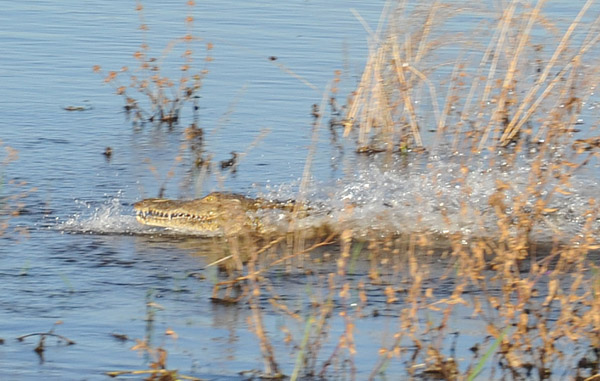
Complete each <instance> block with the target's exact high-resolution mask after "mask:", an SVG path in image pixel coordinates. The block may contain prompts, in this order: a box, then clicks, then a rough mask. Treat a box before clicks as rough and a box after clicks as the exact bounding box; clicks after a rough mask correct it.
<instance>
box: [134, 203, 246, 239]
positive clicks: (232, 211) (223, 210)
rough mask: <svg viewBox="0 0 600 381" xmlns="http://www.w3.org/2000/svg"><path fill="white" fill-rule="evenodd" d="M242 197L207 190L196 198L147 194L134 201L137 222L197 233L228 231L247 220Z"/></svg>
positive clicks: (236, 229) (235, 229) (231, 231)
mask: <svg viewBox="0 0 600 381" xmlns="http://www.w3.org/2000/svg"><path fill="white" fill-rule="evenodd" d="M242 201H243V200H241V199H239V198H237V197H229V196H223V195H220V194H218V195H216V194H211V195H209V196H207V197H205V198H203V199H200V200H189V201H179V200H168V199H162V198H151V199H145V200H142V201H139V202H137V203H135V204H134V209H135V211H136V219H137V221H138V222H140V223H142V224H145V225H151V226H159V227H164V228H172V229H177V230H186V231H191V232H194V233H196V234H201V235H215V234H231V233H233V232H238V231H240V230H241V229H242V228H243V227H244V226H245V225H246V224H247V223H248V222H247V221H246V220H247V216H246V210H245V206H244V205H242V204H243V202H242Z"/></svg>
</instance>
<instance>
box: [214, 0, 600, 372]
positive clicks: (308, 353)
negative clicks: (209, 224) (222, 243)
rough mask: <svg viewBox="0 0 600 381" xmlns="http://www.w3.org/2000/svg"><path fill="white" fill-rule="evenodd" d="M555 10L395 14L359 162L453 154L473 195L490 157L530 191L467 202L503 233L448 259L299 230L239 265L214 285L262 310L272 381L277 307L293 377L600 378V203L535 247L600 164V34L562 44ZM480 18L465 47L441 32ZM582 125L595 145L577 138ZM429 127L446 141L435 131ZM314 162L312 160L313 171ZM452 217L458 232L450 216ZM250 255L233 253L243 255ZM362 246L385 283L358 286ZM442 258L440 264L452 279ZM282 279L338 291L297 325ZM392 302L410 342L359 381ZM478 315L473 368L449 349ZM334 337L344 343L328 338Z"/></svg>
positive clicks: (446, 8) (567, 38) (425, 241)
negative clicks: (287, 276) (581, 178)
mask: <svg viewBox="0 0 600 381" xmlns="http://www.w3.org/2000/svg"><path fill="white" fill-rule="evenodd" d="M543 5H544V2H543V1H539V2H537V3H536V4H535V5H534V6H531V7H530V6H527V5H524V4H522V3H520V2H516V1H513V2H508V3H507V4H506V5H505V6H503V7H501V8H500V9H497V13H491V12H490V11H487V10H485V11H484V10H482V9H466V8H457V7H456V6H453V5H451V4H444V3H442V2H435V3H434V4H433V5H427V6H421V5H418V6H417V5H412V4H410V3H409V2H400V3H399V4H398V7H397V8H395V9H393V10H392V9H391V10H389V13H387V15H386V17H387V18H386V21H387V27H386V28H385V31H386V32H385V33H379V34H375V33H374V34H372V35H371V51H370V56H369V59H368V62H367V65H366V67H365V70H364V73H363V76H362V78H361V81H360V84H359V85H358V88H357V89H356V91H355V92H354V94H353V98H352V102H351V104H350V105H349V108H348V113H347V115H346V121H345V123H344V126H345V136H346V137H352V138H353V139H354V140H355V141H356V151H357V152H359V153H376V152H382V151H387V152H397V153H400V154H402V155H407V154H409V155H420V154H423V153H429V154H435V155H444V157H445V159H446V160H454V161H456V162H457V163H460V168H461V170H460V171H459V172H458V173H457V174H456V178H455V181H456V183H457V184H467V185H468V182H467V177H468V176H469V175H470V174H471V171H473V170H474V168H473V166H472V164H473V162H477V163H481V160H482V157H484V154H486V151H488V152H489V153H491V154H488V155H487V156H486V157H488V158H489V159H487V160H488V162H487V166H488V168H499V167H502V168H504V169H509V168H514V167H516V166H519V165H527V166H529V168H528V173H529V176H528V178H527V183H526V184H525V186H522V185H519V186H518V187H517V184H513V183H511V182H510V181H508V182H507V181H502V180H499V179H498V180H497V181H496V184H495V189H496V191H495V192H494V194H493V195H492V196H491V197H489V199H488V207H487V208H486V209H485V210H478V211H472V210H468V209H469V208H470V205H469V196H470V189H469V187H468V186H464V187H463V188H462V189H463V192H464V194H463V195H462V196H461V199H462V200H463V201H462V204H461V207H460V210H461V211H462V212H464V213H467V212H468V213H475V215H476V216H479V218H481V220H482V221H483V220H489V219H490V218H491V219H492V220H494V221H496V223H495V224H494V225H493V226H489V225H484V224H482V226H480V228H481V229H480V231H479V233H480V234H479V235H476V236H473V235H465V234H461V233H460V232H456V233H453V234H450V235H448V236H446V237H444V238H443V241H444V242H445V243H446V244H445V245H442V247H441V248H440V239H439V237H437V236H435V235H434V234H428V233H423V232H420V233H417V232H414V233H411V232H407V233H406V234H400V235H399V234H397V233H395V234H389V235H387V237H386V238H382V235H381V233H380V232H378V233H376V234H375V233H373V234H369V233H368V232H366V233H365V232H362V235H361V238H360V239H359V238H358V237H357V236H356V232H355V231H354V230H352V229H347V228H343V226H344V225H343V224H341V225H340V226H341V227H342V228H340V229H339V230H338V231H337V233H336V234H335V235H333V236H330V237H327V238H326V239H325V240H323V241H319V240H317V243H316V244H315V243H314V241H311V240H306V239H305V237H306V236H305V234H306V233H305V232H302V231H294V230H293V229H291V230H290V231H291V233H289V234H288V235H286V236H284V237H275V238H273V239H272V240H270V241H269V240H267V242H268V243H267V244H264V245H261V244H259V243H257V246H255V247H251V248H250V250H249V253H248V254H245V255H244V259H243V260H242V259H241V258H242V255H239V254H234V257H235V258H237V260H236V263H237V265H236V266H235V267H236V272H233V273H232V277H231V279H230V280H227V281H224V282H221V283H220V284H219V285H218V287H223V286H225V285H226V286H228V287H231V286H232V285H233V284H236V285H238V286H240V287H241V289H242V290H245V291H244V292H242V293H241V294H240V295H242V296H243V297H242V298H240V299H237V300H238V301H246V302H248V303H249V304H250V306H251V308H252V311H253V314H252V316H253V325H254V332H255V333H256V335H257V337H258V339H259V342H260V343H261V351H262V353H263V358H264V359H265V374H266V375H268V376H275V375H278V374H279V373H280V372H281V367H280V366H279V365H278V364H279V363H278V360H277V357H278V356H282V355H281V354H278V353H275V352H274V350H273V343H272V340H273V338H272V337H271V336H272V335H270V334H269V332H268V330H267V329H266V328H265V326H264V321H263V319H262V317H261V312H260V311H261V308H262V309H265V308H268V307H269V306H270V307H271V308H270V310H271V312H273V313H277V314H281V315H282V316H284V317H286V319H288V321H290V325H291V326H297V327H299V328H298V329H296V330H294V329H291V328H289V329H287V332H288V333H287V336H286V337H287V339H286V340H289V341H290V342H295V343H297V345H296V346H294V348H295V349H294V351H296V363H295V368H294V370H293V371H292V372H291V374H292V379H296V378H300V377H309V376H310V377H316V376H319V377H325V378H330V377H331V378H350V379H356V378H358V376H357V375H358V374H363V375H365V374H370V375H369V376H368V377H369V379H372V378H375V377H377V376H378V375H379V374H385V372H386V369H387V368H388V367H389V366H390V364H391V363H396V364H398V363H400V364H403V367H404V369H405V372H406V376H407V377H425V378H427V377H436V378H442V379H463V378H468V379H472V378H474V377H475V376H477V375H478V374H481V373H482V372H483V373H484V374H485V375H486V376H485V377H486V378H509V379H529V378H535V379H546V378H549V377H567V378H577V379H585V378H586V377H592V376H594V375H596V374H598V373H599V372H600V365H599V359H600V354H599V353H600V341H599V339H598V338H599V337H600V298H599V297H598V295H599V294H600V277H599V276H600V275H599V274H600V272H599V268H598V263H597V258H598V249H599V248H600V246H599V244H600V240H599V236H598V231H597V220H598V217H599V207H598V204H597V201H596V200H595V199H594V198H590V199H589V201H588V206H589V207H588V208H587V210H585V211H584V212H583V213H582V215H581V216H578V218H580V221H581V229H580V230H579V231H578V232H575V233H574V232H565V231H561V230H560V229H558V230H557V231H553V232H551V236H553V237H554V239H551V240H550V241H545V242H540V241H538V240H537V239H536V238H535V236H534V232H536V231H539V229H548V227H547V225H545V224H544V221H545V219H547V218H548V216H551V215H552V213H554V212H556V210H554V209H553V208H552V207H551V205H552V202H553V200H555V199H556V198H558V197H564V196H567V197H568V196H569V192H570V190H569V189H570V182H571V180H572V179H573V176H575V174H576V173H577V172H579V171H582V170H584V169H585V168H586V167H587V166H589V165H590V163H593V162H594V160H595V159H596V160H597V156H598V154H599V151H598V138H597V137H594V136H593V135H591V134H592V132H593V131H594V129H595V128H596V127H597V123H598V119H597V118H596V117H595V116H590V115H587V114H586V115H585V116H584V115H582V112H583V110H584V105H585V104H586V101H587V100H588V98H589V97H590V94H591V93H592V91H590V89H594V88H596V87H597V85H598V81H599V80H600V76H599V73H598V69H597V65H595V63H594V61H593V57H594V53H595V49H597V47H598V39H599V38H600V37H599V36H600V34H599V33H598V30H599V26H600V25H599V22H600V20H599V19H595V20H591V21H590V22H588V23H585V24H584V23H583V22H582V20H583V18H584V17H585V16H586V15H587V14H586V12H589V11H590V7H591V6H592V2H591V1H588V2H587V3H585V4H584V5H583V7H582V9H581V12H580V13H579V15H578V16H577V17H576V18H575V19H574V20H573V21H572V23H570V24H569V25H568V26H567V27H566V28H565V29H564V30H562V31H560V32H557V31H558V30H560V28H558V27H557V26H556V25H554V24H553V23H552V22H551V21H550V20H548V19H547V18H546V17H545V16H543V12H542V11H543ZM469 15H470V16H473V17H478V18H480V22H479V24H476V27H475V28H474V29H473V30H471V31H468V32H465V33H463V34H462V35H459V34H455V35H449V34H448V33H447V32H446V31H445V30H444V26H445V25H446V24H445V23H446V22H448V21H449V20H451V19H452V18H456V17H465V16H469ZM380 29H381V30H383V28H380ZM484 31H489V33H484ZM544 33H545V35H546V36H548V35H553V33H554V34H555V35H556V34H557V33H558V35H557V37H556V42H555V43H554V41H553V40H552V39H549V38H543V39H541V38H540V37H539V36H540V34H544ZM440 78H442V79H441V80H440ZM321 109H323V107H321ZM584 117H585V120H586V122H587V125H586V133H587V135H583V136H582V137H580V138H577V136H578V135H577V134H576V133H577V131H578V129H579V128H580V127H579V124H580V123H581V122H580V120H581V119H582V118H584ZM590 120H591V122H590ZM424 126H435V128H433V129H432V130H431V131H423V127H424ZM316 128H318V126H317V127H316ZM311 159H312V153H311V154H309V160H308V162H307V170H306V171H305V172H309V171H310V161H311ZM430 169H431V170H432V171H433V172H435V171H436V170H438V171H439V170H440V169H436V168H435V167H430ZM306 178H307V177H306V173H305V179H306ZM303 186H304V183H303ZM302 197H303V195H302V193H301V195H300V198H302ZM441 201H444V200H441ZM348 213H349V214H351V213H352V211H351V208H349V209H348ZM439 213H440V214H441V217H442V218H444V219H446V220H447V221H448V222H447V223H448V225H450V224H452V222H451V220H450V218H449V216H447V215H446V214H445V213H446V211H445V210H444V209H441V210H440V211H439ZM349 219H351V218H349ZM365 234H366V239H365ZM334 238H335V242H336V245H337V246H334V247H333V248H332V249H331V250H333V251H334V252H336V254H335V255H334V256H333V257H332V258H331V260H333V261H334V263H335V269H333V270H331V271H330V272H329V273H327V274H321V275H320V276H312V275H310V274H311V271H315V269H318V268H319V267H318V266H319V265H318V264H317V263H315V262H314V255H315V249H316V247H318V246H319V243H320V244H323V245H324V244H329V243H330V241H331V240H332V239H334ZM237 239H239V238H236V239H233V240H231V241H230V242H229V243H230V244H231V245H232V246H231V247H232V248H234V253H236V250H238V248H239V247H240V245H239V244H234V243H235V242H236V240H237ZM309 241H310V243H308V242H309ZM244 247H245V248H248V247H249V246H248V245H245V246H244ZM363 247H365V248H366V252H368V255H369V256H370V258H371V268H370V269H369V270H368V273H365V274H364V276H362V277H358V278H357V277H348V276H347V275H348V271H349V269H350V268H351V266H352V258H354V256H355V255H360V252H361V251H362V249H363ZM311 255H312V257H311ZM432 258H443V260H444V263H445V267H444V268H442V271H441V274H440V268H439V267H440V265H439V264H438V265H432V264H431V263H432ZM292 259H293V260H294V263H291V262H290V261H291V260H292ZM298 266H300V267H298ZM282 268H283V269H285V271H288V272H294V271H298V269H304V270H306V269H310V270H308V273H307V274H308V275H307V279H308V280H307V282H309V283H310V282H311V279H313V280H314V283H313V284H312V288H314V289H321V290H324V292H323V293H320V294H314V295H310V296H309V299H310V300H307V301H306V302H307V303H308V305H309V306H310V308H309V309H308V310H306V311H301V312H297V311H295V310H294V308H293V307H292V306H291V305H288V304H286V303H285V302H284V301H283V299H282V298H280V297H279V295H278V293H277V291H275V288H274V287H272V285H271V281H269V274H273V272H276V271H278V270H280V269H282ZM239 271H241V272H243V273H244V275H241V276H240V275H239V273H238V272H239ZM434 274H435V276H434ZM449 287H450V288H449ZM366 289H369V290H371V292H370V293H369V294H367V292H365V290H366ZM373 290H378V294H377V297H373V294H374V291H373ZM244 295H245V297H244ZM368 295H370V296H368ZM371 298H374V299H375V300H374V301H371V300H370V299H371ZM381 298H384V300H385V302H384V304H385V306H384V307H381V308H386V309H389V310H391V311H393V312H394V315H395V316H397V323H396V324H395V326H396V328H393V329H391V330H390V332H388V333H387V335H386V337H387V338H388V340H384V341H383V342H382V344H381V347H380V350H379V354H378V358H379V360H378V361H377V362H376V363H375V364H373V365H372V368H371V370H370V371H369V370H365V369H358V366H359V365H358V362H357V361H356V357H357V356H360V355H361V353H362V352H361V351H362V349H361V346H362V345H365V344H367V343H364V342H359V341H356V340H355V329H356V324H357V322H359V321H360V319H363V318H365V316H366V315H365V311H366V310H368V309H369V308H373V306H374V305H380V304H381V301H378V300H380V299H381ZM261 300H262V302H261ZM265 300H268V301H269V303H268V304H265V302H264V301H265ZM356 300H358V302H355V301H356ZM350 306H353V307H350ZM465 310H466V311H470V312H469V313H470V315H471V318H472V319H475V320H477V321H480V322H482V323H483V324H484V326H485V327H486V328H485V331H482V332H481V333H480V335H481V337H480V341H479V343H478V344H476V345H475V346H473V347H472V348H471V352H470V353H471V355H470V356H465V355H464V353H465V352H467V351H465V350H464V349H463V351H462V352H461V353H462V354H461V355H460V357H457V354H456V345H457V342H459V338H458V337H459V336H460V332H459V333H456V339H455V340H454V342H450V343H449V339H448V338H449V337H452V335H453V334H454V333H455V328H453V327H452V320H453V319H454V317H455V316H456V315H461V314H464V313H465V312H464V311H465ZM371 316H372V315H371ZM431 316H434V317H435V318H431ZM333 324H342V325H343V327H336V328H337V330H332V325H333ZM300 327H301V328H300ZM333 331H335V332H341V333H339V334H337V336H334V335H333V333H332V332H333ZM294 332H295V334H296V336H294ZM325 348H329V349H327V350H326V349H325ZM331 348H333V349H331ZM360 366H365V363H364V362H360Z"/></svg>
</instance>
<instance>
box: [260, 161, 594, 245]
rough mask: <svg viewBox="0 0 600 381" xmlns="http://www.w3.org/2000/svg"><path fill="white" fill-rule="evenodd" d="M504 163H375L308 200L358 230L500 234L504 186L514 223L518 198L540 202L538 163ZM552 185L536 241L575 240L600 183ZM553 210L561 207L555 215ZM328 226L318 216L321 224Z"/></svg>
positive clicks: (316, 188) (318, 188) (527, 206)
mask: <svg viewBox="0 0 600 381" xmlns="http://www.w3.org/2000/svg"><path fill="white" fill-rule="evenodd" d="M496 159H498V160H497V161H498V162H499V163H500V164H499V165H498V166H497V167H496V168H490V167H489V164H488V163H489V158H486V157H482V158H481V159H479V160H471V161H470V162H469V164H468V166H467V167H462V166H461V164H460V161H461V158H460V157H454V158H450V159H449V158H447V157H446V158H440V157H429V158H428V159H426V161H425V162H423V163H413V164H409V165H400V164H397V165H395V166H392V167H390V166H387V167H386V166H382V165H381V164H380V163H374V162H371V163H369V164H366V165H365V167H364V168H361V169H358V170H357V171H356V172H355V174H354V175H353V176H351V177H350V178H349V179H345V180H343V181H342V180H340V181H338V182H336V183H335V184H333V185H324V184H319V183H313V184H312V185H311V186H310V187H309V189H308V191H307V196H306V199H307V200H309V203H311V204H313V205H318V206H319V207H324V208H326V209H328V214H327V218H328V219H329V220H330V221H347V222H348V226H351V227H353V228H354V229H355V230H358V231H366V230H381V231H385V232H395V233H403V232H413V231H431V232H435V233H442V234H449V233H458V232H460V233H463V234H464V235H466V236H489V235H494V234H497V231H498V227H497V226H498V225H497V222H498V215H497V213H496V212H495V211H494V208H493V206H492V205H491V204H490V200H491V197H492V196H493V195H495V194H497V192H498V186H499V182H501V183H503V184H506V185H508V188H507V189H506V190H504V192H503V197H502V198H501V199H500V200H501V201H502V202H503V203H504V204H505V205H506V207H507V209H506V213H507V214H509V216H511V218H513V220H514V221H513V222H516V217H514V216H515V215H516V212H517V211H514V210H512V207H513V206H514V201H513V200H514V199H515V198H518V197H521V198H522V199H523V208H522V209H524V210H526V211H532V210H534V208H535V204H536V201H537V199H536V198H535V197H533V196H532V195H531V192H530V191H529V190H528V188H529V189H530V188H531V187H532V185H535V183H536V181H537V180H536V179H535V177H534V176H535V175H534V172H533V171H532V165H531V162H530V160H529V159H527V158H526V157H520V158H519V163H520V164H519V165H517V166H514V167H509V166H507V165H505V164H506V163H503V161H502V160H504V159H503V158H502V155H501V154H499V157H497V158H496ZM546 181H549V184H550V185H548V186H542V185H541V183H540V185H539V188H538V189H537V190H538V191H539V192H540V195H541V197H542V198H545V197H548V196H549V195H550V198H549V200H550V202H549V204H548V205H546V209H548V212H547V213H546V214H545V215H544V216H543V218H541V220H540V223H538V224H537V225H536V226H535V229H534V231H533V232H532V237H533V238H536V239H543V240H549V239H552V238H553V237H556V236H557V235H561V236H563V237H573V236H574V235H576V234H579V233H581V232H582V231H583V230H584V226H585V224H586V215H587V214H588V212H589V210H590V209H591V207H590V200H593V199H595V198H596V193H597V191H598V189H600V188H599V182H598V180H597V179H593V178H590V177H589V176H586V175H583V176H574V177H572V178H571V181H570V183H569V184H562V185H560V189H561V191H563V192H564V193H559V192H552V193H550V192H551V191H550V190H551V189H552V186H553V185H555V184H557V183H558V180H557V179H554V178H550V180H546ZM296 189H298V184H293V185H291V184H285V185H283V186H280V187H277V188H272V189H267V190H266V192H265V193H266V195H265V196H264V197H266V198H269V199H288V198H293V197H294V195H293V194H294V192H295V190H296ZM567 193H568V194H567ZM597 207H598V206H596V208H597ZM551 209H556V210H555V211H552V212H550V210H551ZM322 221H323V220H322V219H321V220H318V219H316V220H315V223H321V222H322ZM591 229H592V230H594V231H595V232H596V233H597V232H599V231H600V220H598V219H595V220H593V221H592V224H591ZM596 235H598V234H596ZM563 237H561V238H563Z"/></svg>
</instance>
